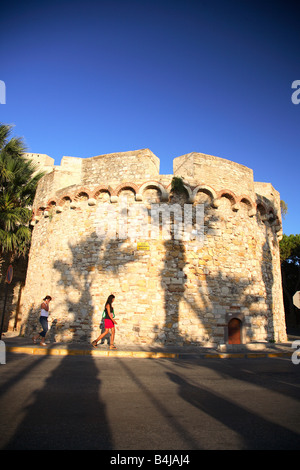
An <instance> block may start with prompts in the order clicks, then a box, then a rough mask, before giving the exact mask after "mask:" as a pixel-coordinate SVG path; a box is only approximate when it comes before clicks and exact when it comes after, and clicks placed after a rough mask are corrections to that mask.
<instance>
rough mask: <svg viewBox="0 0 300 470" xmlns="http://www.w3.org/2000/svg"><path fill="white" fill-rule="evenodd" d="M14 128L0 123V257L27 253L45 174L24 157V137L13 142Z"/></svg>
mask: <svg viewBox="0 0 300 470" xmlns="http://www.w3.org/2000/svg"><path fill="white" fill-rule="evenodd" d="M11 131H12V126H9V125H6V124H0V254H1V253H2V254H4V253H9V254H10V255H12V256H20V255H24V254H26V252H27V251H28V249H29V245H30V239H31V230H30V226H29V222H30V219H31V214H32V211H31V206H32V203H33V199H34V196H35V191H36V187H37V184H38V182H39V180H40V178H41V177H42V176H43V175H44V174H43V173H38V172H37V167H36V165H35V164H34V163H33V162H32V161H31V160H27V159H26V158H25V157H24V153H25V152H26V147H25V145H24V143H23V140H22V139H21V138H16V137H13V138H11V139H9V138H10V136H11Z"/></svg>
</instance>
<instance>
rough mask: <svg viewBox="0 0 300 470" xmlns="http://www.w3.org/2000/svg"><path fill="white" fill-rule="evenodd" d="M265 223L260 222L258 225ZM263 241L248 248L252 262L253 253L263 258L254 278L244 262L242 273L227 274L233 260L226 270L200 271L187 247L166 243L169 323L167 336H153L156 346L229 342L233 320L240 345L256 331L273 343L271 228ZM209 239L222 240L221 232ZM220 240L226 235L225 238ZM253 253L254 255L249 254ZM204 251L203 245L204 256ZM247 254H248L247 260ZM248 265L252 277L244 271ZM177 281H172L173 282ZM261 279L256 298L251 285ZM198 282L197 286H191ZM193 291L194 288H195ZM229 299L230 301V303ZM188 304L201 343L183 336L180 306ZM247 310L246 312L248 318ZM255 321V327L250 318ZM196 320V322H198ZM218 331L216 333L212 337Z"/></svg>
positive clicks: (165, 285)
mask: <svg viewBox="0 0 300 470" xmlns="http://www.w3.org/2000/svg"><path fill="white" fill-rule="evenodd" d="M210 222H213V223H212V226H214V225H215V223H216V222H220V218H219V216H218V215H217V214H215V213H214V214H213V215H211V217H210ZM257 222H259V223H262V222H261V221H258V220H257ZM263 228H264V232H265V242H264V244H263V246H256V245H255V247H252V248H251V247H249V248H248V254H249V257H252V256H254V257H255V256H256V253H255V251H256V250H258V252H259V253H261V254H260V255H259V256H260V258H261V260H260V263H259V269H260V272H257V273H255V271H254V270H253V269H251V265H250V264H247V260H245V262H244V263H243V260H242V259H240V264H241V266H240V270H241V274H240V275H239V276H237V274H233V275H231V274H228V273H229V272H230V268H231V266H230V264H229V263H230V260H229V259H228V261H227V263H228V265H227V266H225V267H226V269H227V271H226V272H224V271H223V270H222V268H219V269H218V270H216V269H211V268H210V267H205V265H202V266H198V265H197V261H196V258H195V264H194V265H193V264H191V260H189V261H188V260H187V251H186V246H187V244H186V243H184V242H182V241H179V240H174V238H173V239H170V240H166V241H165V242H164V248H165V259H164V266H163V269H162V270H161V274H160V278H161V286H162V288H163V291H164V311H165V324H164V326H163V331H162V332H160V333H158V334H157V326H155V328H154V331H155V333H156V335H157V338H156V341H157V342H161V343H164V344H172V343H173V344H174V343H175V344H178V345H186V344H193V345H203V344H204V343H206V342H208V343H210V342H213V343H214V342H220V343H223V342H225V343H226V342H228V322H229V321H230V319H232V318H238V319H240V320H241V322H242V330H241V334H242V338H241V342H242V343H243V342H245V333H247V337H248V338H250V339H251V338H253V339H254V340H255V337H256V334H255V331H254V329H256V328H260V329H261V331H260V336H261V337H262V336H264V337H266V338H267V339H268V340H274V323H273V322H274V319H273V285H274V275H273V267H272V262H273V257H272V245H275V244H276V243H278V241H277V236H276V234H274V231H273V229H272V227H269V226H267V225H265V224H264V226H263ZM210 235H211V236H213V237H215V236H218V237H219V236H220V233H218V232H217V230H214V228H212V229H211V230H210ZM221 236H222V234H221ZM249 250H250V251H251V250H252V252H251V253H250V252H249ZM205 251H206V248H205V246H203V253H204V252H205ZM246 254H247V250H245V255H246ZM245 266H248V268H247V269H248V272H245V270H246V268H245ZM187 267H188V268H189V270H190V273H192V275H189V279H187V275H186V269H185V268H187ZM172 277H173V279H172ZM257 277H259V278H260V279H261V282H262V285H264V290H265V292H258V290H257V289H256V291H255V293H253V292H254V291H253V289H252V284H255V282H256V279H257ZM193 281H194V282H195V284H197V285H198V287H197V288H196V289H195V286H193V285H191V284H192V283H193ZM191 287H192V289H191ZM226 298H227V299H226ZM228 298H230V302H231V303H229V302H228ZM180 303H183V304H185V305H186V306H187V307H185V308H188V309H189V311H190V316H189V318H187V321H192V322H193V323H194V325H195V326H194V328H195V329H197V328H199V326H200V327H201V328H202V340H200V341H199V339H198V340H193V334H192V333H188V334H186V333H184V332H183V331H182V329H180V327H179V325H180V322H179V304H180ZM245 311H246V313H244V312H245ZM247 316H248V317H251V322H249V321H247V319H246V317H247ZM195 319H196V320H197V321H196V322H195ZM213 330H215V332H213Z"/></svg>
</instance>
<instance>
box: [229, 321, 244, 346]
mask: <svg viewBox="0 0 300 470" xmlns="http://www.w3.org/2000/svg"><path fill="white" fill-rule="evenodd" d="M241 326H242V322H241V320H239V319H238V318H232V319H231V320H230V322H229V323H228V344H241Z"/></svg>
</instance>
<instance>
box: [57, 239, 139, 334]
mask: <svg viewBox="0 0 300 470" xmlns="http://www.w3.org/2000/svg"><path fill="white" fill-rule="evenodd" d="M124 243H125V241H124ZM124 243H123V242H122V241H119V240H115V239H109V240H107V239H105V240H103V239H101V238H99V237H98V235H97V233H96V232H94V233H91V234H90V235H89V236H88V237H86V238H85V239H84V240H81V241H80V242H79V243H76V244H73V245H72V244H71V243H69V249H70V252H71V256H72V257H71V260H70V262H68V263H67V262H62V261H61V260H57V261H55V262H54V263H53V267H54V269H55V270H56V271H57V272H58V273H59V274H60V280H59V281H58V284H59V285H61V286H63V290H64V293H65V298H66V300H65V304H66V305H65V309H66V311H67V312H68V320H67V321H66V320H65V317H64V320H63V321H62V319H61V318H57V325H56V334H57V335H58V334H59V335H60V336H61V337H62V336H64V334H65V333H66V331H70V332H71V333H72V334H71V337H70V338H69V340H72V341H73V342H90V341H91V340H92V339H95V337H97V336H98V335H99V334H100V330H99V328H100V322H101V317H102V312H103V309H104V306H105V302H106V300H107V297H108V296H109V295H110V294H111V293H112V291H113V290H114V285H112V284H110V283H109V282H110V281H109V280H108V278H111V276H113V277H114V278H115V279H116V280H117V278H118V275H119V273H120V270H122V268H123V267H124V266H125V265H127V264H129V263H132V262H133V261H134V254H133V251H132V249H130V248H127V247H126V246H124ZM96 307H97V308H96ZM95 315H97V316H98V326H97V329H98V330H97V331H94V323H95V321H94V320H93V319H94V317H95Z"/></svg>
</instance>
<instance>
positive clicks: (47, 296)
mask: <svg viewBox="0 0 300 470" xmlns="http://www.w3.org/2000/svg"><path fill="white" fill-rule="evenodd" d="M47 299H49V300H52V297H50V295H46V297H45V298H44V299H43V300H47Z"/></svg>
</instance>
